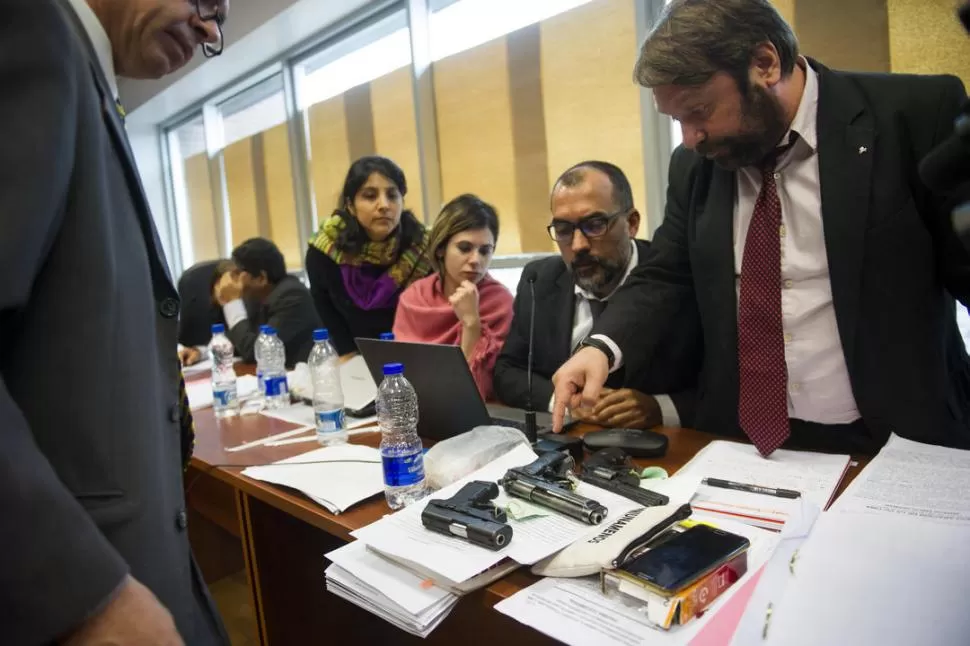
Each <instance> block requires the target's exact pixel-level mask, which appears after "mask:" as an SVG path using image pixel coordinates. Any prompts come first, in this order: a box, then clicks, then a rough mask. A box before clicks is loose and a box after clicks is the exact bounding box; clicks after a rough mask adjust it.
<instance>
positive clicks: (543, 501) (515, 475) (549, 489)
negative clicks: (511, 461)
mask: <svg viewBox="0 0 970 646" xmlns="http://www.w3.org/2000/svg"><path fill="white" fill-rule="evenodd" d="M574 464H575V463H574V462H573V459H572V457H570V455H569V454H568V453H565V452H563V451H551V452H549V453H544V454H542V455H541V456H540V457H539V459H537V460H536V461H535V462H533V463H531V464H527V465H525V466H521V467H516V468H514V469H509V470H508V471H507V472H506V473H505V476H504V477H503V478H502V479H501V480H499V484H501V485H502V488H503V489H505V492H506V493H507V494H508V495H510V496H515V497H516V498H522V499H523V500H528V501H529V502H534V503H536V504H538V505H541V506H543V507H548V508H550V509H552V510H554V511H558V512H559V513H561V514H565V515H566V516H569V517H571V518H576V519H578V520H581V521H583V522H584V523H588V524H590V525H599V524H600V523H601V522H603V519H604V518H606V516H607V514H608V513H609V510H607V508H606V507H604V506H603V505H601V504H600V503H598V502H596V501H595V500H592V499H590V498H587V497H586V496H580V495H579V494H577V493H575V492H574V491H573V489H574V488H575V482H574V481H573V479H572V478H570V471H571V469H572V467H573V465H574Z"/></svg>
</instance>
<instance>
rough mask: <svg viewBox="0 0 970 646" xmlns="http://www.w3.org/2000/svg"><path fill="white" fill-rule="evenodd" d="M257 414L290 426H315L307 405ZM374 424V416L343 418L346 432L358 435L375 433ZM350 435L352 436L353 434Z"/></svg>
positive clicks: (311, 411)
mask: <svg viewBox="0 0 970 646" xmlns="http://www.w3.org/2000/svg"><path fill="white" fill-rule="evenodd" d="M259 413H260V415H263V416H264V417H272V418H273V419H279V420H283V421H284V422H290V423H291V424H296V425H298V426H303V427H306V428H313V427H314V426H315V425H316V419H315V418H314V416H313V407H312V406H309V405H307V404H294V405H293V406H287V407H286V408H274V409H272V410H267V409H263V410H261V411H259ZM376 422H377V416H376V415H373V416H371V417H359V418H358V417H350V416H349V415H348V416H346V418H345V426H346V428H347V430H348V431H357V432H359V433H372V432H374V431H377V430H378V428H377V427H376V426H375V425H374V424H375V423H376ZM351 434H352V435H353V433H351Z"/></svg>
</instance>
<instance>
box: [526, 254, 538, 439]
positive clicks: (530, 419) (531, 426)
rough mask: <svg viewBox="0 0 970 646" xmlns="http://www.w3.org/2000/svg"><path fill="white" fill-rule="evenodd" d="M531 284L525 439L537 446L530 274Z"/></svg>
mask: <svg viewBox="0 0 970 646" xmlns="http://www.w3.org/2000/svg"><path fill="white" fill-rule="evenodd" d="M526 280H527V281H528V283H529V360H528V363H527V364H526V373H525V374H526V382H527V384H528V388H529V402H528V403H529V408H528V409H527V410H526V411H525V437H526V439H527V440H529V443H530V444H535V442H536V440H537V439H538V437H539V429H538V427H537V425H536V409H535V403H534V402H533V401H532V361H533V353H534V351H535V335H536V275H535V272H534V271H533V272H530V273H529V276H528V277H527V278H526Z"/></svg>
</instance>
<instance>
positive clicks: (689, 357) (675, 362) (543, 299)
mask: <svg viewBox="0 0 970 646" xmlns="http://www.w3.org/2000/svg"><path fill="white" fill-rule="evenodd" d="M636 244H637V252H638V256H639V266H642V265H643V263H644V262H645V261H646V258H647V255H648V251H649V249H650V243H649V242H647V241H645V240H637V241H636ZM532 276H534V277H535V294H536V303H535V305H536V307H535V313H536V320H535V349H534V352H533V354H534V364H533V373H532V391H533V397H532V403H533V406H534V407H535V408H537V409H538V410H546V407H547V406H548V405H549V400H550V399H551V398H552V391H553V386H552V375H553V373H555V372H556V370H558V369H559V366H561V365H562V364H563V363H565V361H566V359H568V358H569V355H570V354H571V353H572V350H573V349H572V348H571V347H570V344H571V343H572V335H573V315H574V313H575V311H576V310H575V303H576V283H575V282H573V277H572V274H571V273H570V272H569V270H568V269H567V267H566V263H564V262H563V260H562V258H561V257H559V256H551V257H549V258H541V259H539V260H534V261H532V262H530V263H529V264H528V265H526V267H525V269H523V270H522V277H521V278H520V280H519V286H518V289H517V290H516V295H515V304H514V305H513V309H514V316H513V318H512V327H511V329H510V330H509V335H508V337H506V339H505V346H504V347H503V348H502V354H501V355H499V358H498V360H497V361H496V362H495V375H494V379H493V382H492V383H493V385H494V388H495V394H496V395H497V396H498V398H499V400H500V401H501V402H502V403H504V404H506V405H507V406H515V407H517V408H528V407H529V386H528V379H527V377H526V367H527V366H528V358H529V316H530V309H531V308H530V305H531V296H530V290H529V278H530V277H532ZM607 303H608V304H607V307H606V309H605V310H604V311H608V310H609V309H610V307H611V305H609V303H612V299H611V300H610V301H607ZM696 319H697V317H696V315H695V316H692V317H689V318H688V319H687V320H686V321H685V325H684V326H683V327H682V328H681V329H680V330H679V331H678V333H677V334H676V335H675V338H674V337H672V338H671V340H670V341H671V342H670V343H669V344H668V345H667V346H666V348H665V352H664V357H663V358H661V359H659V360H658V361H657V362H656V363H654V364H653V365H650V366H643V367H642V368H639V369H637V370H636V371H630V370H619V371H617V372H616V373H614V374H613V375H610V381H609V382H607V385H609V386H610V387H613V388H623V387H625V388H634V389H636V390H639V391H641V392H644V393H647V394H670V395H671V399H672V400H673V402H674V405H675V406H676V407H677V413H678V415H679V417H680V423H681V425H683V426H690V425H691V423H692V422H693V416H694V396H695V395H694V390H693V387H694V385H695V384H696V381H697V370H698V366H699V360H700V353H701V348H700V331H699V329H698V328H697V326H696Z"/></svg>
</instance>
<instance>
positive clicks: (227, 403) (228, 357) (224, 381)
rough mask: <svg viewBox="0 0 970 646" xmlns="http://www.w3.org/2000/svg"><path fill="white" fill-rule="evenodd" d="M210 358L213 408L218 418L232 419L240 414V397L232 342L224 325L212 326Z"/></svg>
mask: <svg viewBox="0 0 970 646" xmlns="http://www.w3.org/2000/svg"><path fill="white" fill-rule="evenodd" d="M209 356H211V357H212V408H213V410H214V411H215V414H216V417H230V416H232V415H235V414H237V413H238V412H239V397H238V396H237V394H236V371H235V370H234V369H233V367H232V341H230V340H229V337H227V336H226V326H225V325H223V324H222V323H216V324H215V325H213V326H212V340H211V341H210V342H209Z"/></svg>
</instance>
